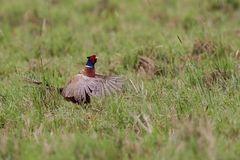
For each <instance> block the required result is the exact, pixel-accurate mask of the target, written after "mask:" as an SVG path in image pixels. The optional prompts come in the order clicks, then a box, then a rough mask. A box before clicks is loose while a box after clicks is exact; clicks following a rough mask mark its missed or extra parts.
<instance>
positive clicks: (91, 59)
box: [90, 55, 96, 64]
mask: <svg viewBox="0 0 240 160" xmlns="http://www.w3.org/2000/svg"><path fill="white" fill-rule="evenodd" d="M90 61H91V63H92V64H95V63H96V55H92V56H91V57H90Z"/></svg>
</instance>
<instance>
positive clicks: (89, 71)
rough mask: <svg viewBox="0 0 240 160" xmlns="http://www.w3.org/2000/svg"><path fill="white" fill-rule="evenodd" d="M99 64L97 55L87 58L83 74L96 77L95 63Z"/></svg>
mask: <svg viewBox="0 0 240 160" xmlns="http://www.w3.org/2000/svg"><path fill="white" fill-rule="evenodd" d="M96 62H97V56H96V55H95V54H93V55H91V56H89V57H87V63H86V65H85V67H84V68H83V69H82V71H81V73H82V74H83V75H85V76H88V77H95V75H96V72H95V63H96Z"/></svg>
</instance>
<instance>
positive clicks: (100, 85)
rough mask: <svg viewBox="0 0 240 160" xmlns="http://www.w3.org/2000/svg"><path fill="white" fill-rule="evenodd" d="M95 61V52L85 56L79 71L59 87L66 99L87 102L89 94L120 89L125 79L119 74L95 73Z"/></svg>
mask: <svg viewBox="0 0 240 160" xmlns="http://www.w3.org/2000/svg"><path fill="white" fill-rule="evenodd" d="M96 62H97V56H96V55H95V54H93V55H91V56H89V57H87V63H86V65H85V67H84V68H83V69H82V70H81V71H80V73H78V74H77V75H75V76H74V77H73V78H72V79H71V80H70V81H69V82H68V83H67V84H66V85H65V86H64V87H63V88H61V89H60V93H61V95H62V96H63V97H64V98H65V99H66V100H67V101H71V102H74V103H78V104H88V103H90V97H91V96H105V95H109V94H111V93H114V92H119V91H121V90H122V87H123V84H124V82H125V80H124V79H123V78H121V77H119V76H104V75H100V74H96V72H95V63H96Z"/></svg>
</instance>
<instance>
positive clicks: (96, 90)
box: [89, 75, 125, 96]
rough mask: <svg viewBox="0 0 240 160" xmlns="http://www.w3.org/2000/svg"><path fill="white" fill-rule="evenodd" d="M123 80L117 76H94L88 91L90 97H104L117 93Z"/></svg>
mask: <svg viewBox="0 0 240 160" xmlns="http://www.w3.org/2000/svg"><path fill="white" fill-rule="evenodd" d="M124 82H125V80H124V79H123V78H121V77H118V76H103V75H96V77H95V78H94V79H92V81H91V82H90V83H91V85H89V86H90V89H91V90H92V92H91V95H92V96H105V95H108V94H111V93H115V92H119V91H121V90H122V86H123V84H124Z"/></svg>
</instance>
